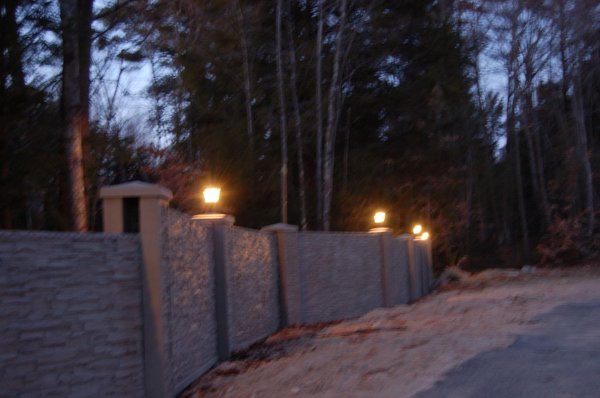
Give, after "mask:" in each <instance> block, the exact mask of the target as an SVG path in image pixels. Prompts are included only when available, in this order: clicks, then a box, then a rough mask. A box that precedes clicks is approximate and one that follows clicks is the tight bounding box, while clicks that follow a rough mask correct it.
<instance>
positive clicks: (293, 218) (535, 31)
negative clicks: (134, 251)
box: [0, 0, 600, 266]
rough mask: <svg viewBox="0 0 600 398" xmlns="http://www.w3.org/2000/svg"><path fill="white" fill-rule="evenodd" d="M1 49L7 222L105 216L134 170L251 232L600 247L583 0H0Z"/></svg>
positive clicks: (0, 151) (33, 224)
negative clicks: (381, 223) (134, 88)
mask: <svg viewBox="0 0 600 398" xmlns="http://www.w3.org/2000/svg"><path fill="white" fill-rule="evenodd" d="M0 47H1V50H2V51H1V54H2V63H1V68H0V81H1V85H0V112H1V124H0V192H1V194H0V226H1V227H2V228H6V229H11V228H15V229H16V228H19V229H24V228H27V229H53V230H67V229H72V230H79V231H84V230H87V229H91V230H98V229H101V217H100V211H101V210H100V204H99V200H98V191H99V188H100V187H101V186H103V185H107V184H113V183H119V182H126V181H130V180H132V179H139V180H144V181H149V182H158V183H161V184H163V185H166V186H168V187H169V188H171V189H172V190H173V192H174V194H175V199H174V202H173V205H175V206H177V207H179V208H180V209H182V210H184V211H188V212H191V213H193V212H198V211H202V210H203V209H202V204H201V202H200V192H201V188H202V187H203V186H205V185H207V184H218V185H220V186H222V188H223V199H222V203H221V204H220V206H221V210H222V211H227V212H231V213H232V214H234V215H235V217H236V220H237V223H238V224H240V225H244V226H249V227H260V226H264V225H267V224H271V223H275V222H288V223H291V224H297V225H299V226H300V227H301V228H302V229H311V230H320V229H325V230H330V229H331V230H350V231H357V230H363V231H364V230H366V229H368V228H370V227H371V226H372V225H371V220H372V214H373V213H374V211H375V210H378V209H384V210H386V211H387V213H388V226H390V227H392V228H394V229H395V231H396V232H404V231H408V230H409V229H410V226H411V225H412V224H414V223H417V222H418V223H421V224H423V225H424V226H425V227H426V228H427V229H428V230H429V231H431V233H432V236H433V242H434V253H435V256H436V259H437V265H438V266H443V265H449V264H456V263H461V264H468V265H471V266H488V265H502V264H507V265H519V264H523V263H524V262H530V261H541V262H549V261H556V260H563V261H571V262H572V261H577V260H581V259H582V258H584V257H587V256H592V255H594V254H597V253H598V251H599V250H600V243H599V237H598V235H599V233H598V225H597V224H598V220H597V216H598V210H597V209H598V199H597V193H598V192H597V189H596V187H597V186H598V179H599V177H598V173H597V172H596V170H597V169H598V168H597V167H598V165H599V162H600V159H599V155H598V154H599V149H600V148H599V146H600V127H599V124H598V122H599V119H600V9H599V7H598V6H597V4H596V1H593V0H548V1H544V2H540V1H529V0H488V1H475V0H472V1H459V0H454V1H452V0H445V1H434V0H410V1H409V0H407V1H383V0H369V1H366V0H364V1H363V0H276V1H263V0H254V1H248V0H179V1H172V0H168V1H167V0H164V1H163V0H159V1H156V0H155V1H142V0H123V1H113V2H110V1H106V2H99V1H98V2H93V0H62V1H58V2H56V1H49V0H0ZM146 71H149V72H146ZM128 74H129V75H132V74H133V75H135V74H140V75H142V74H144V75H148V76H147V80H148V82H149V87H148V89H147V92H146V100H147V102H148V103H150V104H152V106H151V110H150V111H149V112H148V114H147V117H146V120H139V119H135V120H126V119H124V118H122V117H119V115H122V114H123V108H124V109H127V96H126V95H125V96H124V95H123V92H126V90H125V88H124V84H125V83H124V76H125V75H128ZM498 83H501V84H500V85H499V84H498ZM496 86H502V87H503V88H502V89H499V90H495V89H490V87H496ZM125 113H126V112H125Z"/></svg>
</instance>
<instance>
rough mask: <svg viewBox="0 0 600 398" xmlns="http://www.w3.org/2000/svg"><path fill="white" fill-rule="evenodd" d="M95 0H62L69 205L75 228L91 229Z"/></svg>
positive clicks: (63, 97)
mask: <svg viewBox="0 0 600 398" xmlns="http://www.w3.org/2000/svg"><path fill="white" fill-rule="evenodd" d="M91 13H92V0H61V1H60V15H61V28H62V53H63V69H62V83H63V84H62V105H63V113H64V123H65V140H66V145H67V150H66V158H67V167H68V175H69V186H68V191H69V204H70V208H71V217H72V228H73V229H74V230H75V231H85V230H87V229H88V221H87V206H86V198H85V182H84V173H83V155H84V154H83V139H84V137H85V136H86V135H87V133H88V131H89V66H90V57H91V22H92V21H91Z"/></svg>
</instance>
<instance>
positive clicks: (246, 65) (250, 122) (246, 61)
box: [235, 0, 254, 161]
mask: <svg viewBox="0 0 600 398" xmlns="http://www.w3.org/2000/svg"><path fill="white" fill-rule="evenodd" d="M235 3H236V4H235V6H236V11H237V21H238V25H239V26H238V29H239V31H240V41H241V45H242V58H243V73H244V100H245V101H244V102H245V106H246V134H247V135H248V149H249V151H250V155H251V156H252V160H253V161H254V115H253V112H252V84H251V81H250V56H249V51H248V38H247V32H246V24H245V22H244V12H243V10H242V6H241V4H240V1H239V0H236V2H235Z"/></svg>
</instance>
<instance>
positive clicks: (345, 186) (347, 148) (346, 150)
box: [342, 109, 352, 191]
mask: <svg viewBox="0 0 600 398" xmlns="http://www.w3.org/2000/svg"><path fill="white" fill-rule="evenodd" d="M351 113H352V110H351V109H348V112H347V113H346V128H345V130H346V134H345V135H344V179H343V182H342V187H343V189H344V191H345V190H347V189H348V164H349V163H350V155H349V152H350V115H351Z"/></svg>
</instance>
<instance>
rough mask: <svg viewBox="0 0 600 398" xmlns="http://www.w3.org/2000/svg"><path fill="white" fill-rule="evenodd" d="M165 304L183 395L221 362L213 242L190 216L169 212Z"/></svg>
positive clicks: (177, 385)
mask: <svg viewBox="0 0 600 398" xmlns="http://www.w3.org/2000/svg"><path fill="white" fill-rule="evenodd" d="M162 225H163V234H162V237H163V238H162V249H163V250H162V256H163V258H162V265H161V268H162V271H163V283H164V286H165V289H166V292H165V293H166V294H165V295H164V299H165V303H164V305H163V308H164V311H165V316H166V324H167V329H168V330H167V349H168V352H169V355H168V356H169V357H170V358H169V369H170V370H171V378H172V379H171V380H170V381H171V382H172V383H173V386H174V389H175V391H176V392H179V391H181V390H182V389H184V388H185V387H186V386H188V385H189V384H190V383H191V382H193V381H194V380H195V379H196V378H197V377H199V376H200V375H201V374H202V373H204V372H205V371H206V370H208V369H209V368H210V367H211V366H212V365H214V364H215V362H216V361H217V348H216V321H215V302H214V297H215V287H214V259H213V251H214V249H213V241H212V231H211V229H210V228H205V227H202V226H200V225H199V224H198V223H196V222H193V221H192V220H191V219H190V217H189V216H188V215H185V214H182V213H179V212H177V211H176V210H173V209H168V210H166V211H165V212H163V222H162Z"/></svg>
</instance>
